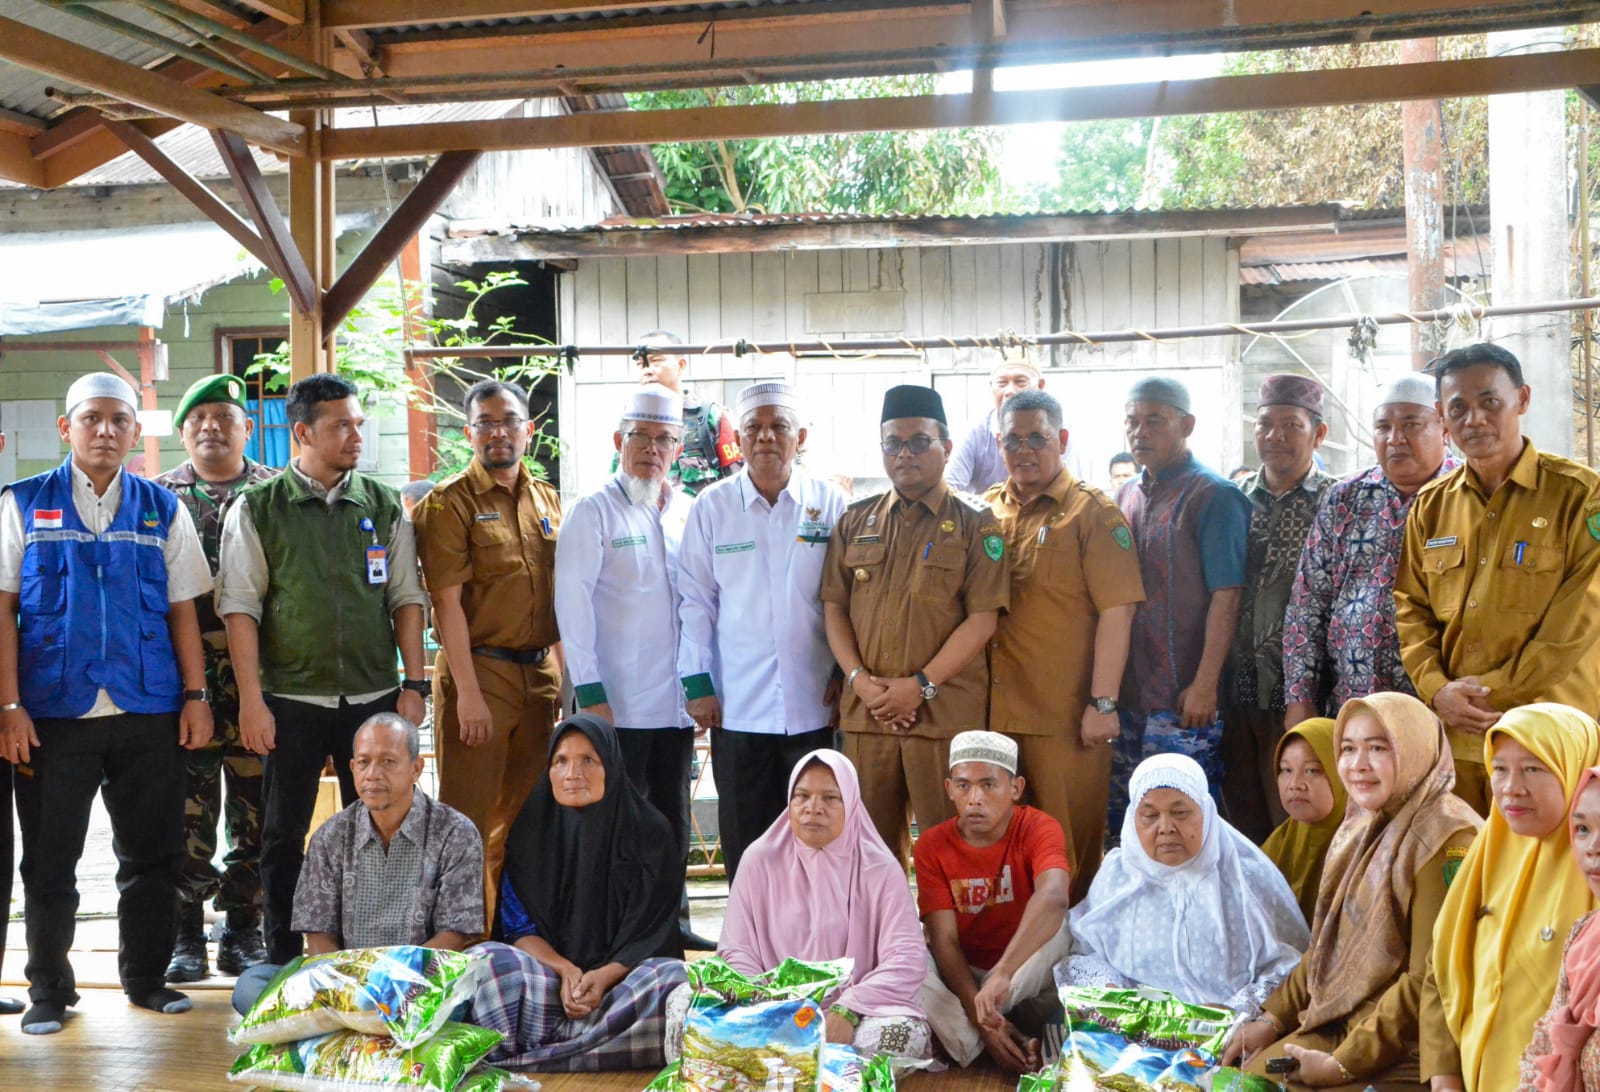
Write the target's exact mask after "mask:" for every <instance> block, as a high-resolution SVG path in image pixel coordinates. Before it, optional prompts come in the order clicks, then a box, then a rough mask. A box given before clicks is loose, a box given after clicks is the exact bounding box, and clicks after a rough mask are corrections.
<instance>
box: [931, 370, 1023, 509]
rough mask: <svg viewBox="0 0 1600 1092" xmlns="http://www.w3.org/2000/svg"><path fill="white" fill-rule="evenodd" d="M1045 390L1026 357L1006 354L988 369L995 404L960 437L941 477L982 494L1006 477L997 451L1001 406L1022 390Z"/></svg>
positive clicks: (966, 489) (965, 489) (968, 490)
mask: <svg viewBox="0 0 1600 1092" xmlns="http://www.w3.org/2000/svg"><path fill="white" fill-rule="evenodd" d="M1032 390H1044V379H1043V377H1041V376H1040V375H1039V369H1038V368H1036V367H1034V366H1033V361H1031V360H1029V359H1028V358H1027V357H1007V356H1004V355H1002V356H1001V358H1000V362H999V363H998V364H996V365H995V366H994V367H993V368H992V369H990V371H989V393H990V394H991V395H993V396H994V405H993V406H992V407H990V408H989V409H988V410H986V411H985V412H984V414H983V416H982V417H980V418H979V419H978V420H977V421H976V422H974V423H973V425H972V427H971V428H969V429H968V430H967V431H966V434H965V435H963V436H962V437H961V442H960V443H958V444H956V447H955V450H954V451H953V452H952V453H951V456H950V462H949V464H948V465H947V466H946V467H945V470H944V478H945V481H947V482H949V483H950V488H951V489H960V490H962V491H964V492H970V493H974V494H978V495H982V493H983V491H984V490H986V489H988V488H989V487H990V486H992V485H998V484H1000V483H1001V482H1003V481H1005V480H1006V464H1005V460H1004V459H1003V458H1001V455H1000V444H999V442H998V441H997V440H996V439H995V437H997V436H998V435H999V434H1000V410H1001V407H1003V406H1004V405H1005V404H1006V401H1007V400H1008V399H1011V398H1014V397H1015V396H1016V395H1018V394H1021V393H1022V392H1023V391H1032Z"/></svg>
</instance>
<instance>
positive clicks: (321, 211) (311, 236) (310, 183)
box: [287, 0, 336, 381]
mask: <svg viewBox="0 0 1600 1092" xmlns="http://www.w3.org/2000/svg"><path fill="white" fill-rule="evenodd" d="M287 48H288V49H290V50H291V51H292V52H294V53H295V54H296V55H297V56H301V57H305V58H306V59H307V60H309V61H313V62H315V63H317V64H326V63H327V53H328V48H327V42H326V41H325V40H324V35H323V33H322V4H321V0H306V2H305V22H304V23H303V24H302V25H301V26H299V27H296V28H295V29H294V30H293V31H291V32H290V35H289V39H288V42H287ZM290 120H291V122H292V123H293V124H295V125H299V126H303V127H304V128H305V131H306V141H307V144H308V152H309V154H308V155H306V156H303V157H300V158H297V159H293V160H290V162H289V233H290V235H291V236H292V237H293V239H294V243H295V246H296V247H297V248H299V251H300V253H301V255H302V256H304V258H305V261H306V265H307V266H308V267H309V268H310V270H311V277H312V280H313V282H314V290H313V291H312V293H311V294H312V296H313V297H314V299H313V301H312V304H311V306H310V307H300V306H295V307H293V308H292V309H291V310H290V312H289V378H290V380H291V381H295V380H300V379H304V378H305V377H306V376H308V375H311V374H313V373H315V372H331V371H333V370H334V345H335V340H336V339H329V340H328V341H327V342H324V340H323V337H322V296H323V293H324V292H326V291H327V290H328V287H329V286H330V285H331V284H332V283H333V277H332V275H331V273H332V268H333V262H334V256H333V254H331V253H328V251H330V250H331V249H332V248H331V246H330V245H328V244H329V241H330V240H331V238H332V234H333V224H332V222H331V221H332V217H333V171H332V169H331V168H332V164H331V163H329V164H324V163H323V162H322V158H321V157H322V138H323V127H322V122H323V116H322V113H321V112H319V111H316V110H296V111H294V112H293V113H291V114H290Z"/></svg>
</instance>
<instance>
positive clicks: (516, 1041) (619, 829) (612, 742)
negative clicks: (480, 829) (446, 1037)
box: [472, 714, 684, 1071]
mask: <svg viewBox="0 0 1600 1092" xmlns="http://www.w3.org/2000/svg"><path fill="white" fill-rule="evenodd" d="M675 846H676V842H675V841H674V839H673V837H672V828H671V827H670V826H669V825H668V824H667V821H666V819H665V818H664V817H663V816H662V815H661V813H660V812H658V811H656V809H655V808H654V807H652V806H651V804H650V802H649V801H648V800H646V799H645V797H644V795H643V794H642V793H641V792H639V790H638V789H636V788H635V787H634V786H633V784H632V783H631V782H630V781H629V780H628V775H627V771H626V767H625V766H624V764H623V759H622V748H621V747H620V746H619V745H618V742H617V730H616V729H615V728H613V727H612V726H611V725H610V724H608V723H606V722H605V721H604V720H601V719H600V718H599V717H594V716H589V715H586V714H584V715H579V716H576V717H572V718H571V719H569V720H565V721H563V722H562V723H561V724H559V725H557V726H556V731H555V735H554V737H553V738H552V739H551V741H550V762H549V776H548V777H546V778H543V779H541V780H540V781H539V783H538V784H537V785H535V786H534V789H533V792H532V793H530V794H529V796H528V800H527V803H526V804H524V805H523V808H522V814H521V815H519V816H518V817H517V821H516V823H515V824H513V826H512V828H511V833H510V834H509V835H508V836H507V838H506V856H505V874H504V878H503V880H502V882H501V888H500V929H501V934H502V936H503V937H504V938H505V940H506V941H507V943H506V944H498V943H490V944H486V945H483V946H482V947H481V948H480V949H479V950H480V951H487V952H488V953H489V954H490V957H491V966H492V970H491V973H490V976H489V977H488V979H487V980H486V981H485V982H484V983H483V984H482V985H481V986H479V988H478V990H477V992H476V993H475V994H474V996H473V1001H472V1018H473V1022H474V1023H477V1024H480V1025H482V1026H483V1027H487V1028H492V1029H494V1030H495V1031H499V1032H502V1033H504V1034H505V1036H506V1039H505V1041H504V1042H503V1043H501V1044H500V1046H499V1047H497V1048H496V1049H495V1052H494V1054H492V1055H490V1059H489V1060H490V1061H493V1062H494V1063H495V1064H497V1065H501V1066H508V1067H513V1068H531V1069H541V1070H569V1071H576V1070H584V1071H592V1070H600V1069H647V1068H651V1067H655V1066H659V1065H661V1064H662V1037H663V1032H664V1015H663V1012H664V1008H665V1004H666V998H667V995H668V994H669V993H671V992H672V990H673V989H674V988H675V987H677V986H678V985H679V984H680V983H682V982H683V981H684V973H683V964H682V963H681V962H679V959H680V958H681V956H682V955H683V952H682V950H681V949H680V948H679V947H678V925H677V920H678V919H677V915H678V900H679V895H680V894H681V892H682V890H683V876H682V861H681V860H680V859H679V858H678V856H677V854H676V852H675Z"/></svg>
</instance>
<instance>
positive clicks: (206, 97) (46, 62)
mask: <svg viewBox="0 0 1600 1092" xmlns="http://www.w3.org/2000/svg"><path fill="white" fill-rule="evenodd" d="M0 58H3V59H5V60H8V61H12V62H14V63H15V64H18V65H21V66H22V67H23V68H29V69H32V70H33V71H35V72H43V73H46V74H48V75H51V76H55V77H57V78H59V79H61V80H63V81H65V82H67V83H70V84H73V85H74V86H77V87H86V88H88V89H89V90H91V91H100V92H103V93H104V94H107V95H115V96H116V97H117V98H119V99H122V100H123V101H124V102H130V103H133V104H134V105H136V106H143V107H145V108H146V109H148V110H154V111H156V112H157V113H160V114H165V115H166V116H168V117H172V118H177V119H178V120H179V121H187V122H192V123H193V124H195V125H199V126H202V127H204V128H206V129H211V130H218V129H226V130H228V131H230V132H236V133H238V134H239V135H240V136H242V137H244V138H245V139H246V140H248V141H250V142H251V143H253V144H260V145H263V146H264V147H268V148H272V149H273V150H275V151H280V152H284V153H287V154H289V155H304V154H305V151H306V131H305V129H304V128H303V127H302V126H299V125H292V124H290V123H289V122H287V121H280V120H278V119H277V118H274V117H270V116H268V115H266V114H263V113H261V112H260V111H258V110H253V109H251V108H250V107H248V106H240V105H239V104H238V103H235V102H229V101H228V100H227V99H222V98H218V97H217V96H216V95H212V94H209V93H207V92H205V91H200V90H197V89H195V88H193V87H189V86H188V85H186V84H182V83H179V82H177V81H176V80H172V79H168V78H167V77H165V76H160V75H157V74H156V73H154V72H148V71H146V70H145V69H143V68H139V67H138V66H136V65H131V64H128V63H127V62H126V61H118V60H114V59H113V58H111V57H107V56H106V55H105V54H103V53H98V52H96V51H95V50H92V49H88V48H86V47H84V46H81V45H79V44H78V43H76V42H71V41H68V40H67V39H65V38H58V37H56V36H55V35H53V34H46V33H44V32H43V31H41V30H35V29H34V28H33V27H31V26H29V25H27V24H26V23H19V22H18V21H17V20H15V19H7V18H4V17H0Z"/></svg>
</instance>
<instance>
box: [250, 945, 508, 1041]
mask: <svg viewBox="0 0 1600 1092" xmlns="http://www.w3.org/2000/svg"><path fill="white" fill-rule="evenodd" d="M488 968H489V961H488V959H487V957H485V956H480V955H476V954H473V953H471V952H450V951H444V950H441V949H438V948H423V947H421V946H418V945H412V944H403V945H396V946H394V947H389V948H354V949H348V950H344V951H338V952H327V953H324V954H322V955H314V956H300V957H299V958H297V959H293V960H291V961H289V962H288V963H287V964H285V965H284V968H283V970H281V971H279V972H278V973H277V975H276V976H274V977H273V979H272V981H271V982H270V983H269V984H268V985H267V988H266V989H265V990H263V991H262V993H261V996H260V998H258V999H257V1001H256V1003H255V1005H253V1006H252V1007H251V1009H250V1012H249V1013H248V1014H247V1015H246V1016H245V1018H244V1021H243V1023H241V1024H240V1025H239V1026H238V1027H236V1028H234V1029H233V1030H232V1031H231V1032H229V1033H228V1037H229V1038H230V1039H232V1040H233V1041H234V1042H236V1043H290V1042H295V1041H297V1040H300V1039H308V1038H310V1037H312V1036H314V1035H322V1034H325V1033H327V1032H330V1031H338V1030H340V1029H346V1028H347V1029H349V1030H351V1031H359V1032H362V1033H363V1034H366V1035H379V1036H387V1037H389V1038H391V1039H393V1040H394V1041H395V1042H396V1043H398V1044H400V1045H401V1046H402V1047H409V1046H415V1045H417V1044H418V1043H421V1042H423V1041H424V1040H426V1039H428V1038H429V1037H430V1036H432V1035H433V1034H434V1033H436V1032H437V1031H438V1030H439V1029H440V1028H441V1027H443V1026H444V1025H445V1023H446V1022H447V1021H449V1019H450V1016H451V1014H452V1013H453V1012H454V1011H455V1010H456V1007H457V1006H459V1005H460V1004H462V1003H463V1002H464V1001H466V1000H467V999H468V998H470V997H471V996H472V992H473V990H475V989H476V988H477V986H478V982H479V979H480V978H481V977H482V976H483V975H484V974H485V973H486V972H487V971H488Z"/></svg>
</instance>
